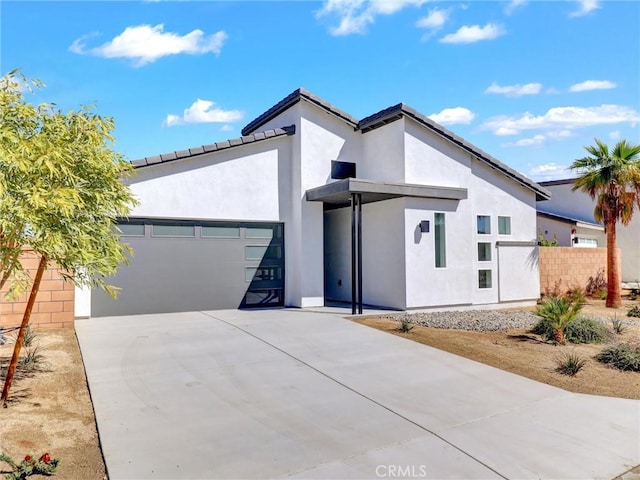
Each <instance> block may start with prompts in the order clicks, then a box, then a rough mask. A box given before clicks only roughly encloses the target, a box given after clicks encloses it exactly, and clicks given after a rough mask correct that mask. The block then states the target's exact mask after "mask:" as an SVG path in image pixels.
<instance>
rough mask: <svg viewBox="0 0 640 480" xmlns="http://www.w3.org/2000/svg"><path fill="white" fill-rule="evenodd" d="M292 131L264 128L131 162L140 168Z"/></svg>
mask: <svg viewBox="0 0 640 480" xmlns="http://www.w3.org/2000/svg"><path fill="white" fill-rule="evenodd" d="M294 133H296V126H295V125H290V126H288V127H282V128H276V129H274V130H265V131H264V132H258V133H254V134H252V135H244V136H242V137H240V138H232V139H230V140H225V141H224V142H216V143H212V144H210V145H202V146H200V147H194V148H189V149H187V150H176V151H175V152H169V153H163V154H162V155H156V156H154V157H145V158H142V159H140V160H134V161H132V162H131V164H132V165H133V166H134V167H135V168H142V167H147V166H149V165H157V164H159V163H166V162H172V161H173V160H180V159H183V158H189V157H195V156H198V155H204V154H205V153H211V152H218V151H220V150H227V149H229V148H234V147H238V146H240V145H246V144H248V143H255V142H260V141H262V140H268V139H270V138H276V137H281V136H283V135H293V134H294Z"/></svg>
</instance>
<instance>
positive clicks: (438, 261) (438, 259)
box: [433, 212, 447, 268]
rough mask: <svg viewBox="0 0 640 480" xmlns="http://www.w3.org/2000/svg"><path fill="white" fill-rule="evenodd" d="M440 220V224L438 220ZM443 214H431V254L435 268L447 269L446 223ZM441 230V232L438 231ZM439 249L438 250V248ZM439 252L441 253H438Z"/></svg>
mask: <svg viewBox="0 0 640 480" xmlns="http://www.w3.org/2000/svg"><path fill="white" fill-rule="evenodd" d="M439 218H441V219H442V222H441V224H440V223H438V219H439ZM446 218H447V217H446V215H445V213H444V212H434V213H433V240H434V241H433V253H434V261H435V262H434V263H435V268H447V228H446V225H447V221H446ZM440 230H442V231H440ZM438 247H440V248H438ZM439 250H441V251H439Z"/></svg>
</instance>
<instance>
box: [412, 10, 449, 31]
mask: <svg viewBox="0 0 640 480" xmlns="http://www.w3.org/2000/svg"><path fill="white" fill-rule="evenodd" d="M448 18H449V10H440V9H439V8H437V7H436V8H432V9H431V10H429V15H427V16H426V17H422V18H421V19H420V20H418V21H417V22H416V26H417V27H420V28H431V29H434V28H441V27H442V26H443V25H444V24H445V23H446V21H447V19H448Z"/></svg>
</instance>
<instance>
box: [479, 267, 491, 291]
mask: <svg viewBox="0 0 640 480" xmlns="http://www.w3.org/2000/svg"><path fill="white" fill-rule="evenodd" d="M478 288H491V270H478Z"/></svg>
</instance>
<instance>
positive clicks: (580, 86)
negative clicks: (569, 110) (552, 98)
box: [569, 80, 617, 92]
mask: <svg viewBox="0 0 640 480" xmlns="http://www.w3.org/2000/svg"><path fill="white" fill-rule="evenodd" d="M616 87H617V85H616V84H615V83H613V82H610V81H609V80H585V81H584V82H580V83H576V84H575V85H571V86H570V87H569V91H570V92H587V91H589V90H610V89H612V88H616Z"/></svg>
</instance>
